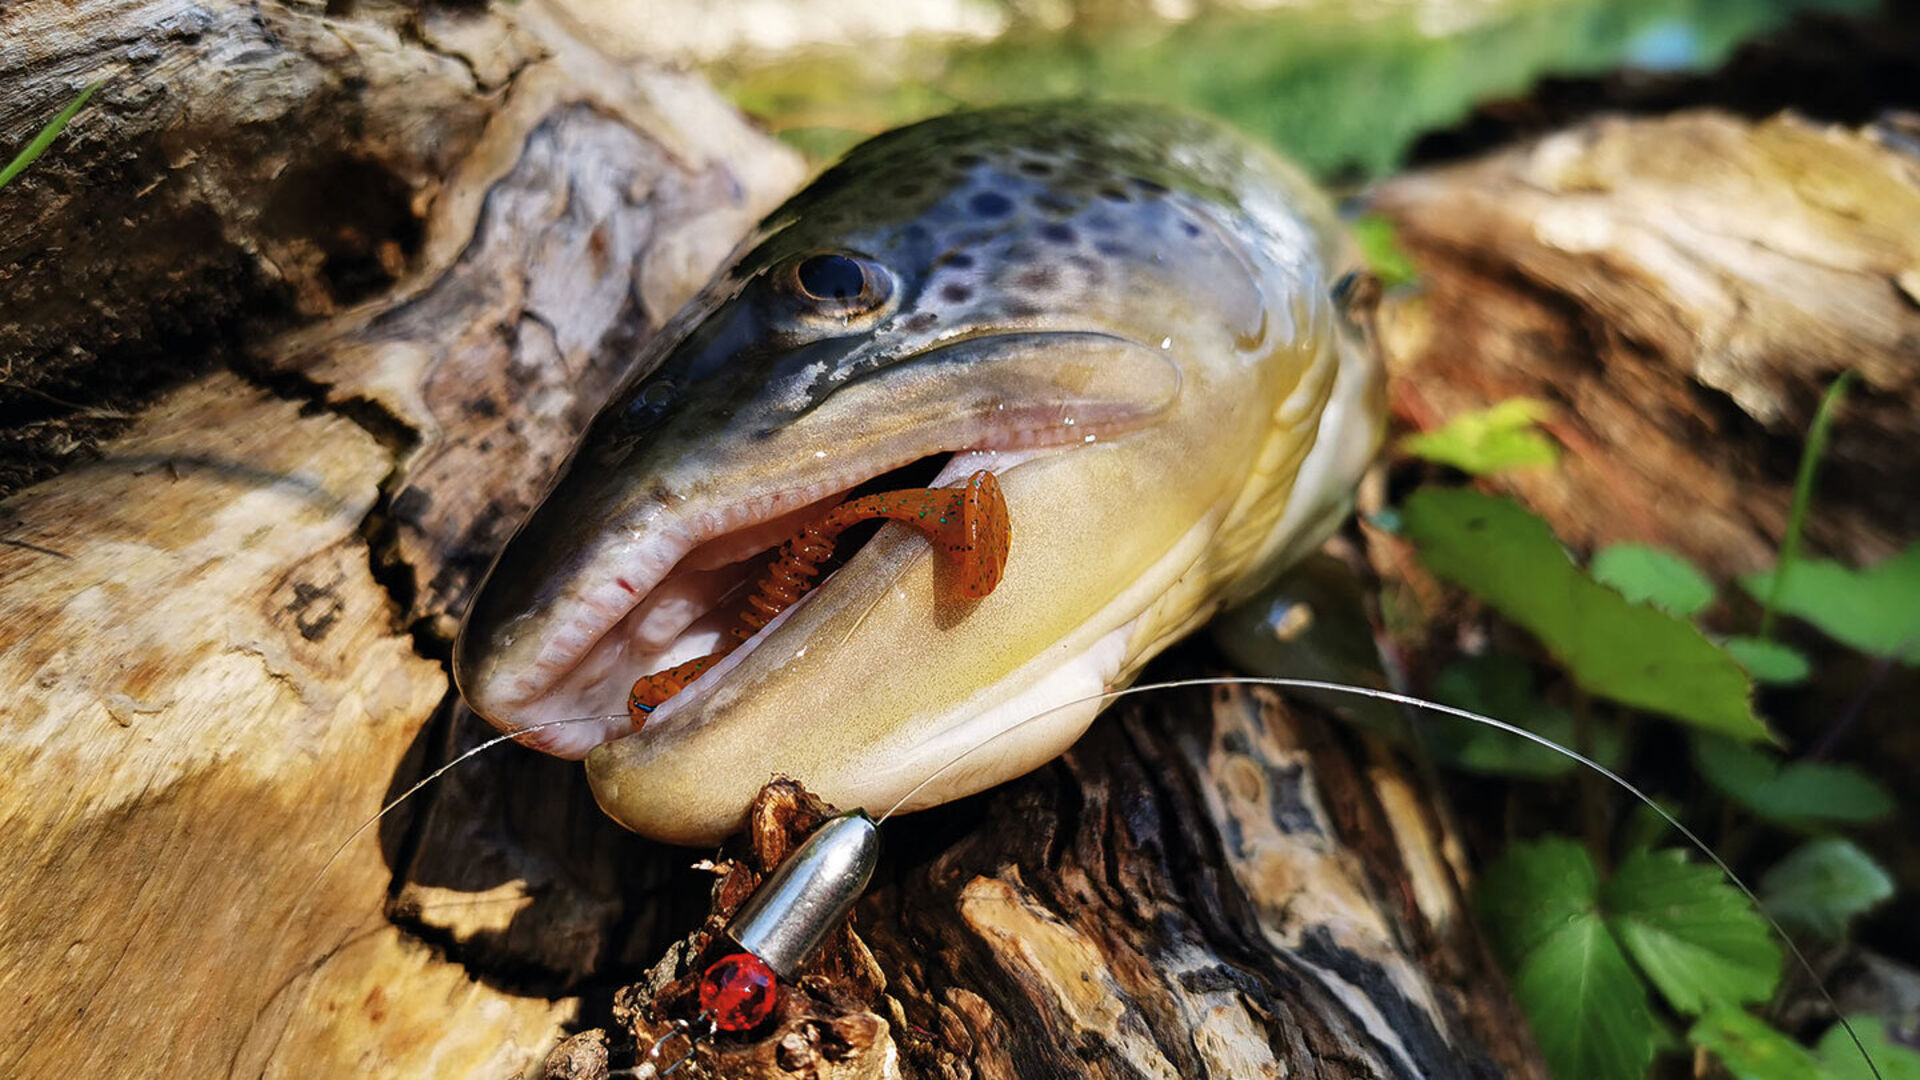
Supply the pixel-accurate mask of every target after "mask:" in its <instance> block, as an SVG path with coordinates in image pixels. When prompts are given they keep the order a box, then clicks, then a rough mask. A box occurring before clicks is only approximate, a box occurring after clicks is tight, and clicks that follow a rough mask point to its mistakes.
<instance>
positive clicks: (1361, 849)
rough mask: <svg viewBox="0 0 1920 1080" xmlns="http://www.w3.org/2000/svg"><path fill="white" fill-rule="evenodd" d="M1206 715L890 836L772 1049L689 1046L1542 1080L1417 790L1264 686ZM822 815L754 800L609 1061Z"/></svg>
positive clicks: (1074, 1070) (1120, 1071)
mask: <svg viewBox="0 0 1920 1080" xmlns="http://www.w3.org/2000/svg"><path fill="white" fill-rule="evenodd" d="M1206 701H1207V692H1205V691H1181V692H1179V693H1177V694H1175V695H1171V696H1166V697H1163V698H1160V699H1157V700H1149V701H1148V702H1145V703H1141V704H1137V705H1136V704H1126V705H1123V706H1121V707H1120V709H1119V710H1118V714H1117V715H1115V716H1111V717H1109V718H1108V719H1106V720H1104V721H1102V723H1101V724H1099V725H1097V726H1096V727H1095V729H1094V731H1093V732H1092V733H1090V734H1089V735H1088V737H1087V738H1086V739H1084V740H1082V742H1081V743H1080V744H1079V745H1078V746H1076V747H1075V748H1074V750H1073V751H1072V752H1071V753H1069V754H1068V755H1067V756H1066V757H1065V758H1064V759H1063V760H1062V761H1060V762H1058V763H1055V764H1053V765H1050V766H1048V767H1046V768H1045V769H1042V770H1041V771H1040V772H1038V773H1036V774H1034V775H1032V776H1029V777H1027V778H1025V779H1023V780H1021V781H1017V782H1015V783H1014V784H1010V785H1007V786H1005V787H1003V788H1001V789H999V790H998V791H995V792H991V793H988V794H986V795H983V796H980V797H978V798H976V799H973V800H968V801H966V802H963V803H961V804H958V805H955V806H950V807H943V808H940V809H938V810H934V811H929V812H927V813H924V814H921V815H916V816H914V817H910V818H905V819H899V820H896V821H894V822H891V823H889V824H888V826H887V830H886V833H885V838H886V844H887V850H886V852H885V857H884V859H883V862H882V864H881V867H880V869H879V871H878V873H877V875H876V879H875V881H876V884H875V886H874V887H873V889H872V890H871V892H870V894H869V895H868V897H867V898H866V900H865V901H864V902H863V903H862V904H861V905H860V908H859V911H858V917H857V920H856V927H857V937H847V936H841V937H839V938H837V939H836V941H835V942H834V943H832V944H830V945H829V947H828V948H827V950H826V951H825V954H824V955H823V958H822V959H821V961H820V962H819V963H818V964H817V965H816V966H815V968H814V969H813V970H810V971H809V972H807V973H805V974H804V975H803V976H802V978H801V979H800V982H799V986H798V988H797V989H795V990H792V991H789V992H788V993H787V994H786V996H785V997H784V999H783V1001H782V1004H781V1005H780V1007H779V1011H778V1012H776V1014H775V1018H774V1019H773V1020H772V1021H770V1024H769V1030H767V1031H765V1032H756V1033H755V1034H754V1035H753V1036H752V1037H751V1038H748V1039H741V1038H727V1039H721V1040H717V1041H715V1042H713V1043H711V1044H707V1045H703V1046H702V1047H701V1048H700V1049H699V1050H698V1051H697V1053H696V1055H695V1056H696V1059H697V1060H698V1061H699V1063H700V1064H701V1065H702V1066H703V1067H704V1069H705V1071H706V1074H707V1075H714V1076H727V1077H767V1078H774V1077H782V1076H791V1075H794V1074H795V1073H799V1074H802V1075H813V1076H819V1077H835V1078H851V1077H877V1076H899V1075H904V1076H916V1077H918V1076H925V1077H968V1076H972V1077H982V1078H988V1077H991V1078H1014V1077H1055V1076H1058V1077H1138V1076H1156V1077H1209V1076H1210V1077H1235V1078H1250V1077H1261V1076H1271V1077H1280V1076H1321V1077H1387V1076H1394V1077H1436V1078H1438V1077H1484V1076H1510V1077H1528V1076H1543V1075H1544V1074H1543V1073H1542V1072H1541V1071H1540V1070H1539V1068H1538V1066H1537V1065H1536V1064H1535V1058H1534V1056H1533V1051H1532V1049H1531V1046H1530V1043H1529V1042H1528V1040H1527V1036H1526V1034H1525V1027H1524V1024H1523V1023H1522V1021H1521V1020H1520V1018H1519V1016H1518V1015H1517V1013H1516V1012H1515V1011H1514V1009H1513V1006H1512V1005H1511V1003H1510V1001H1509V1000H1508V999H1507V998H1506V996H1505V993H1504V990H1503V989H1502V987H1503V985H1504V984H1503V982H1502V980H1501V978H1500V976H1499V973H1498V971H1497V969H1495V967H1494V966H1493V963H1492V961H1491V960H1490V959H1489V957H1488V956H1487V954H1486V952H1485V950H1484V949H1483V948H1482V947H1481V946H1480V944H1479V941H1478V938H1477V937H1476V936H1475V932H1474V930H1473V926H1472V922H1471V919H1470V918H1469V916H1468V914H1467V911H1466V908H1465V906H1464V904H1463V903H1462V900H1461V894H1460V891H1459V888H1458V886H1457V881H1458V873H1459V871H1458V868H1457V865H1456V864H1457V860H1458V852H1457V850H1453V849H1451V848H1450V847H1449V843H1448V841H1447V840H1446V839H1445V835H1446V834H1445V831H1444V829H1443V828H1442V827H1441V826H1440V824H1439V822H1438V821H1437V819H1436V818H1435V817H1434V816H1433V813H1432V811H1431V809H1430V807H1429V806H1428V805H1427V800H1426V798H1425V796H1424V794H1423V793H1422V792H1421V791H1420V789H1419V787H1418V785H1416V784H1414V783H1413V782H1412V781H1410V780H1409V778H1408V776H1407V775H1406V774H1405V772H1404V771H1403V770H1402V769H1401V768H1400V767H1399V766H1398V765H1396V764H1395V763H1394V762H1393V760H1392V759H1391V757H1390V756H1389V755H1387V754H1385V753H1382V752H1379V751H1377V750H1371V751H1365V752H1362V753H1361V754H1360V756H1359V758H1358V760H1356V758H1355V756H1354V753H1353V751H1352V750H1351V749H1349V748H1348V747H1347V746H1344V745H1342V743H1341V741H1340V740H1339V739H1338V738H1336V737H1335V736H1334V735H1333V733H1332V731H1331V730H1330V729H1329V728H1328V726H1327V725H1326V723H1325V722H1324V721H1322V720H1319V719H1317V718H1315V717H1313V716H1311V715H1309V714H1306V713H1303V712H1300V711H1296V710H1292V709H1289V708H1287V707H1284V706H1283V705H1282V704H1281V703H1280V702H1279V701H1278V700H1277V699H1275V698H1274V697H1273V696H1272V695H1270V694H1268V693H1265V692H1263V691H1255V692H1245V691H1240V690H1234V689H1222V690H1218V691H1215V692H1213V693H1212V705H1211V708H1210V709H1209V708H1208V707H1207V705H1206ZM820 813H821V808H820V807H819V805H818V804H817V803H815V802H813V801H812V800H811V798H810V797H808V796H801V795H797V794H796V791H795V790H794V789H790V788H781V787H780V786H778V785H776V786H775V787H774V788H770V789H769V790H768V792H767V793H766V794H764V795H763V797H762V803H761V805H760V807H759V809H758V812H757V813H756V814H755V816H754V824H753V827H752V829H751V830H750V838H751V841H752V844H751V849H750V850H743V851H740V852H736V858H734V859H733V860H731V861H729V862H727V863H724V864H723V865H722V867H721V869H720V872H721V874H722V877H721V880H720V882H719V883H718V884H717V885H716V886H715V912H714V915H713V917H712V918H710V919H709V920H708V921H707V922H706V924H705V925H704V926H703V928H702V930H701V931H700V932H699V933H697V934H696V935H694V937H693V938H691V939H690V940H689V941H688V943H686V945H685V946H683V947H682V948H681V949H679V950H678V951H676V952H675V953H674V954H672V955H670V956H669V958H668V959H667V960H666V961H664V962H663V964H662V965H661V966H660V967H659V968H658V969H656V971H655V972H654V974H653V976H652V977H651V979H650V980H649V982H647V983H645V984H642V985H641V986H637V987H635V988H633V989H632V990H630V991H628V992H627V994H626V996H625V997H624V999H623V1000H624V1002H625V1005H624V1006H623V1007H622V1008H621V1009H618V1010H616V1013H617V1015H618V1016H620V1017H621V1018H622V1019H623V1020H624V1021H625V1023H626V1027H625V1029H624V1030H621V1031H618V1032H616V1033H615V1034H614V1036H613V1051H614V1055H613V1056H614V1058H615V1060H619V1059H620V1058H621V1057H622V1056H623V1055H627V1056H630V1055H632V1054H634V1053H635V1052H636V1051H643V1050H644V1049H645V1048H646V1047H648V1046H650V1045H651V1044H652V1043H653V1041H654V1040H656V1039H658V1038H659V1037H660V1036H662V1035H663V1034H665V1033H666V1032H667V1030H668V1029H667V1028H666V1027H665V1025H664V1020H665V1019H667V1018H669V1017H671V1016H673V1015H681V1016H687V1015H690V1014H691V1012H692V1011H694V1006H693V1005H692V1002H691V996H692V989H693V985H694V981H695V980H696V979H697V977H698V974H699V971H700V970H701V967H702V964H703V963H704V962H706V961H707V960H710V959H712V957H713V955H714V950H715V949H717V948H724V944H723V943H718V942H716V940H715V938H714V936H713V935H714V934H715V933H716V932H717V931H718V930H719V929H720V928H721V927H722V926H723V925H724V923H725V919H726V916H727V915H729V914H730V913H731V911H732V910H733V909H734V908H735V907H736V906H737V905H738V904H739V903H740V902H741V901H742V900H744V898H745V897H746V896H747V895H748V894H749V893H750V892H751V888H752V886H753V885H754V884H755V883H756V882H757V881H758V879H759V874H760V872H763V871H764V870H765V869H766V868H768V867H770V866H772V865H774V864H775V863H777V862H778V860H779V859H780V858H782V857H784V855H785V854H786V852H787V851H788V850H789V848H790V847H791V845H792V844H793V843H794V842H795V841H796V840H797V838H799V837H801V836H804V834H805V833H806V832H807V831H808V830H809V829H811V828H812V827H813V826H814V824H816V823H817V822H818V820H819V819H820ZM607 1042H608V1040H607V1038H606V1037H605V1036H602V1035H589V1036H585V1037H583V1039H582V1041H581V1042H580V1043H579V1044H576V1045H570V1046H568V1047H565V1048H562V1050H560V1051H558V1052H556V1054H555V1056H554V1058H553V1059H551V1060H550V1062H549V1075H551V1076H556V1077H564V1076H577V1077H590V1076H596V1077H597V1076H604V1075H606V1073H605V1072H604V1071H603V1070H601V1068H600V1066H599V1065H598V1064H597V1063H587V1064H583V1059H582V1057H581V1052H582V1051H590V1050H591V1051H595V1052H597V1048H599V1047H602V1046H605V1045H607ZM678 1046H679V1044H678V1043H677V1042H674V1043H670V1044H668V1047H669V1049H668V1050H666V1051H664V1056H665V1057H666V1059H667V1060H671V1059H672V1058H673V1056H675V1054H676V1053H677V1050H678ZM598 1060H604V1058H602V1059H598Z"/></svg>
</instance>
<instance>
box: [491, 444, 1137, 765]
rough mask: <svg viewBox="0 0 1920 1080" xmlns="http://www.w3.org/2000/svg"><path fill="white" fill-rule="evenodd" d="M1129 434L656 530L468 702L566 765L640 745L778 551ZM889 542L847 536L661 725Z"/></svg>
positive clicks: (739, 503)
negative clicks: (804, 585) (646, 706)
mask: <svg viewBox="0 0 1920 1080" xmlns="http://www.w3.org/2000/svg"><path fill="white" fill-rule="evenodd" d="M1128 426H1130V425H1128V424H1127V423H1125V422H1124V421H1121V422H1115V423H1109V424H1101V423H1098V422H1091V421H1089V420H1087V419H1085V418H1082V419H1080V420H1079V422H1077V423H1076V424H1074V425H1073V426H1072V428H1071V429H1070V438H1071V442H1069V441H1068V440H1067V439H1066V438H1062V437H1060V436H1059V435H1058V434H1056V433H1053V432H1050V431H1048V430H1046V429H1043V428H1030V429H1028V430H1026V431H1024V432H1022V431H1012V432H1000V433H998V436H999V437H998V438H996V439H995V440H994V441H995V443H996V444H997V445H994V446H991V447H987V446H979V445H975V446H963V447H960V448H957V449H937V450H934V451H932V452H931V453H926V454H922V455H919V456H917V457H913V458H909V459H906V460H882V461H877V462H874V463H873V464H871V465H869V466H867V467H865V468H862V469H859V470H857V471H850V472H842V473H838V474H834V475H829V476H823V477H820V478H818V479H815V480H812V481H810V482H808V483H805V484H801V485H795V486H789V487H784V488H779V489H774V490H771V491H763V492H760V493H755V494H747V495H743V496H742V497H740V498H738V499H735V500H733V501H732V503H731V505H729V506H726V507H722V508H716V509H712V510H708V511H706V512H702V513H696V514H693V515H689V516H687V517H685V518H682V519H678V520H674V521H672V522H669V523H664V524H659V525H656V526H655V527H653V528H650V529H648V530H647V531H646V535H644V536H643V537H639V538H636V539H635V540H634V541H633V542H631V543H630V544H626V545H623V547H624V550H622V551H621V552H620V555H619V557H618V559H617V560H611V561H606V560H603V561H602V562H601V565H599V566H597V567H595V568H594V570H593V571H592V573H593V576H594V580H593V581H591V582H590V583H588V585H587V588H585V589H584V590H582V591H581V593H580V595H579V596H578V598H577V599H575V600H573V601H570V606H571V610H570V612H569V613H568V617H567V618H566V619H565V620H564V621H563V622H560V623H559V624H558V625H557V628H556V629H555V630H554V631H553V632H552V633H551V634H549V635H548V637H547V638H546V640H545V641H544V642H543V643H542V645H541V647H540V649H539V651H538V652H537V654H535V656H534V657H533V659H532V661H531V662H530V663H528V664H526V665H525V666H524V669H523V670H522V671H520V672H518V673H515V674H513V675H511V676H509V677H507V678H505V679H499V678H496V679H495V680H493V682H492V685H499V686H502V690H501V691H500V692H498V693H494V694H491V695H487V696H480V697H479V699H478V700H475V698H476V695H475V694H473V693H472V692H471V691H470V690H469V693H468V698H469V702H470V704H472V705H473V706H474V708H475V711H476V712H479V713H481V715H483V716H485V717H487V718H488V719H489V720H490V721H491V722H493V723H494V724H495V725H496V726H499V727H501V728H503V729H505V730H508V731H516V730H524V729H530V728H538V730H532V731H529V732H528V734H526V735H524V736H523V737H522V738H521V739H520V740H519V741H520V742H521V743H522V744H524V745H527V746H529V747H532V748H534V749H538V750H542V751H544V752H547V753H550V754H554V755H556V756H559V757H564V758H570V759H577V758H581V757H584V756H586V754H587V753H588V752H589V751H591V750H592V749H593V748H594V747H596V746H598V745H600V744H601V743H603V742H607V741H610V740H612V739H617V738H621V737H623V736H627V735H631V734H632V733H633V730H634V729H633V726H632V723H631V721H630V720H629V719H628V717H627V715H626V714H625V712H624V711H620V710H623V709H624V707H625V703H626V700H627V693H628V691H629V689H630V688H631V687H632V684H633V682H634V681H635V680H636V679H638V678H640V677H642V676H645V675H648V674H651V673H653V672H656V671H661V670H664V669H666V668H669V667H672V666H674V665H676V664H679V663H681V662H683V661H686V660H691V659H694V658H696V657H700V656H705V655H708V654H710V653H712V652H715V651H717V650H718V649H720V648H721V647H722V643H723V641H724V640H725V638H726V636H727V635H728V634H729V632H730V631H731V629H732V628H733V627H734V625H736V622H737V620H738V616H739V612H740V610H741V608H742V607H743V605H744V602H745V600H746V598H747V596H748V594H749V593H750V592H751V591H752V590H753V588H754V586H755V585H756V584H757V583H758V581H759V580H760V578H761V576H762V574H763V573H764V571H765V570H766V567H767V565H768V563H769V562H770V561H771V558H772V555H773V553H774V552H775V551H776V549H777V548H778V547H779V546H780V545H781V544H782V543H783V542H785V541H786V540H787V539H789V538H791V537H793V536H794V535H796V534H797V533H798V532H799V531H800V530H801V529H802V528H803V527H804V526H805V525H806V524H807V523H808V522H810V521H812V520H814V519H815V518H817V517H819V516H820V515H822V514H824V513H825V512H826V511H827V510H829V509H831V508H832V507H833V506H835V505H837V504H839V503H840V502H842V501H844V500H846V499H847V498H851V497H856V496H858V495H861V494H865V493H868V492H873V491H891V490H900V489H905V488H915V487H947V486H951V485H953V484H956V483H958V482H960V481H962V480H964V479H965V478H966V477H967V476H970V475H971V474H972V473H974V472H976V471H979V470H985V471H988V472H992V473H995V474H996V475H999V474H1003V473H1005V472H1007V471H1008V470H1011V469H1013V468H1015V467H1017V466H1019V465H1020V464H1022V463H1024V462H1027V461H1030V460H1033V459H1034V458H1036V457H1039V456H1041V455H1045V454H1057V453H1070V452H1072V450H1073V449H1075V448H1076V447H1079V446H1083V445H1085V444H1087V443H1089V442H1093V441H1096V440H1099V439H1103V438H1108V437H1111V436H1114V435H1118V434H1121V433H1123V432H1124V430H1125V428H1127V427H1128ZM881 528H888V529H904V528H906V527H905V526H902V525H897V524H884V525H882V524H880V523H877V522H876V523H872V524H868V525H863V526H855V527H854V528H853V529H850V530H848V532H847V534H846V535H845V536H843V538H842V539H841V541H840V543H839V544H838V545H837V547H836V558H835V560H834V561H833V562H830V563H828V564H827V570H828V573H827V574H826V576H825V577H823V578H822V579H821V581H820V582H819V583H818V584H817V585H816V586H815V587H814V588H813V589H812V590H810V591H809V592H808V593H807V595H806V596H803V597H801V599H800V600H799V602H798V603H796V604H795V605H793V606H792V607H790V608H789V609H787V610H786V611H785V612H782V613H781V614H780V615H779V616H778V617H776V618H775V619H773V620H772V621H770V622H769V623H768V624H767V625H766V626H765V627H763V628H762V629H760V630H759V631H757V632H755V633H754V634H753V635H752V636H751V637H749V638H748V639H747V640H746V641H745V642H743V643H741V644H740V645H739V646H738V647H736V648H735V649H734V650H733V651H732V652H731V653H729V654H728V655H727V656H726V657H725V658H724V659H723V660H722V661H721V662H720V663H718V664H716V665H715V666H714V667H713V668H711V669H709V670H708V671H707V672H705V673H704V674H703V675H702V676H701V677H700V678H699V679H697V680H696V681H694V682H693V683H691V684H689V685H688V686H687V687H686V688H685V689H683V690H681V691H680V693H678V694H676V695H675V696H674V697H673V698H672V699H670V700H668V701H667V702H666V703H665V704H663V705H661V706H660V707H659V709H657V710H656V711H655V712H654V713H653V714H652V715H651V716H650V717H649V725H652V724H656V723H660V722H665V721H667V720H668V719H669V718H670V716H671V714H672V713H674V712H677V711H679V710H680V709H682V708H684V707H686V706H688V705H691V704H693V703H695V702H697V701H698V700H699V699H700V698H702V697H704V696H705V695H707V694H708V693H710V692H712V691H714V690H715V689H717V688H718V687H720V686H721V685H722V684H723V683H724V681H725V680H726V678H727V676H728V675H729V673H730V672H731V671H732V670H733V669H734V668H736V667H737V666H739V664H740V663H741V662H742V661H744V660H745V659H746V658H747V657H748V656H749V655H751V654H752V652H753V650H754V649H755V647H757V646H758V645H759V644H760V643H761V641H762V640H764V639H765V638H766V637H767V636H768V635H769V634H771V633H772V632H773V631H774V630H776V629H778V628H779V626H780V625H781V624H782V623H784V622H785V621H786V620H787V618H788V617H789V616H791V615H792V614H793V613H794V611H796V610H798V609H799V608H800V607H801V606H802V605H804V604H806V603H807V602H808V601H809V600H810V599H811V598H813V597H814V596H817V595H820V594H821V593H822V592H824V591H826V590H830V589H832V588H833V587H834V579H835V577H836V576H837V575H836V573H835V571H836V570H837V568H838V567H839V566H843V565H845V564H846V563H847V562H850V561H852V559H853V558H855V557H856V556H857V555H858V553H859V552H860V550H862V549H864V547H865V546H866V545H867V543H869V542H870V541H871V540H872V539H873V538H874V537H875V536H877V535H878V534H879V530H880V529H881ZM1016 543H1017V541H1016ZM931 552H932V549H931V547H929V548H928V554H929V556H931ZM463 689H466V688H463ZM545 725H550V726H545Z"/></svg>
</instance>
